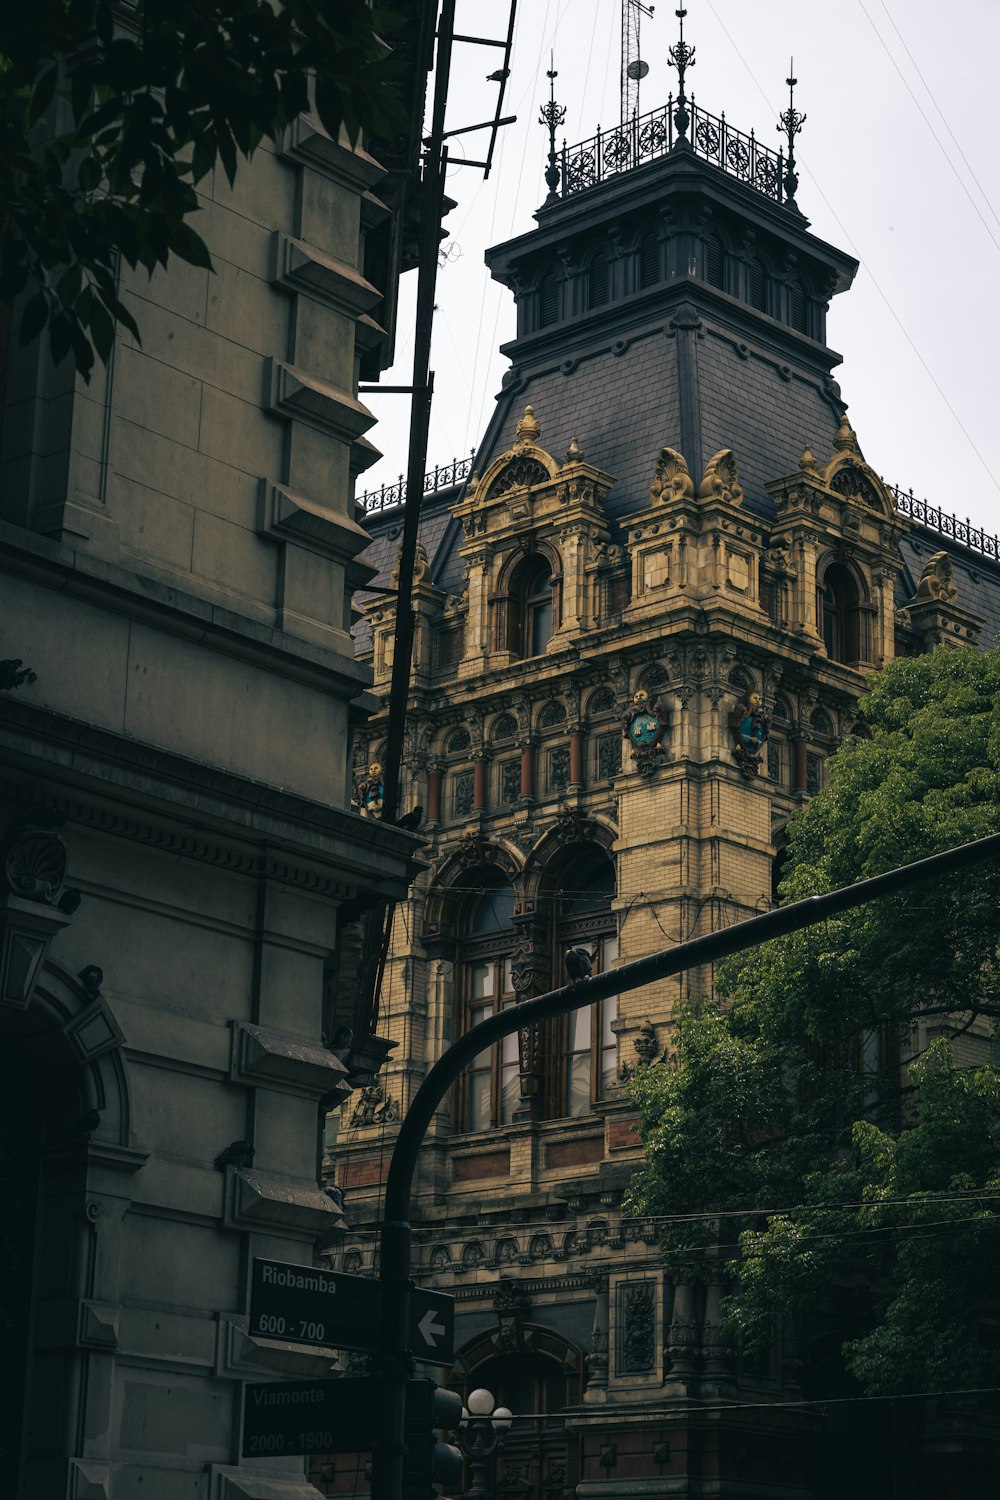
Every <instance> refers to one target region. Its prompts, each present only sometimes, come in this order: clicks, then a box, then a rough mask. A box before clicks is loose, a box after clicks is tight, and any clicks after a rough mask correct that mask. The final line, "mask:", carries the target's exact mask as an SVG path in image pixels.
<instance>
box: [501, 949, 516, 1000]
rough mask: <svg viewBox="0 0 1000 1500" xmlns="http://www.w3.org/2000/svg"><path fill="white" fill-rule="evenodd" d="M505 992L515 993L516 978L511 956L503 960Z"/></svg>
mask: <svg viewBox="0 0 1000 1500" xmlns="http://www.w3.org/2000/svg"><path fill="white" fill-rule="evenodd" d="M503 992H504V994H505V995H512V994H513V993H514V978H513V974H512V972H511V961H510V959H509V958H505V959H504V961H503Z"/></svg>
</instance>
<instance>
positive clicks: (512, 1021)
mask: <svg viewBox="0 0 1000 1500" xmlns="http://www.w3.org/2000/svg"><path fill="white" fill-rule="evenodd" d="M998 857H1000V834H996V833H995V834H991V835H990V836H989V837H988V838H984V839H977V840H976V841H975V842H974V843H971V844H963V845H961V846H960V847H958V848H956V849H947V850H945V852H944V853H943V854H932V855H931V856H930V857H929V858H927V859H921V860H917V861H916V862H915V863H914V864H911V865H903V866H902V868H900V869H898V870H889V871H887V872H886V873H885V874H884V875H876V876H874V877H873V878H872V879H870V880H861V881H859V882H858V884H857V885H853V886H845V887H844V888H843V889H842V890H839V891H830V892H829V893H828V894H827V895H825V896H807V897H806V899H805V900H804V901H796V902H794V903H793V904H792V905H791V906H781V907H779V908H778V909H777V911H769V912H765V913H764V914H763V915H761V916H759V917H750V918H748V919H747V920H746V921H745V922H738V923H736V924H735V925H734V926H732V927H723V928H721V929H720V930H719V931H717V932H710V933H706V934H705V935H704V936H703V937H699V938H690V939H688V941H687V942H684V943H678V944H677V945H676V947H674V948H666V949H664V950H663V951H662V952H660V953H651V954H649V955H648V957H646V958H638V959H635V960H633V962H632V963H628V964H623V965H622V967H621V968H620V969H611V970H609V971H608V972H607V973H606V974H597V975H594V977H593V978H590V979H583V980H576V981H575V982H574V983H572V984H568V985H563V986H562V988H560V989H557V990H551V991H550V992H549V993H548V994H547V995H538V996H536V997H535V998H534V999H532V1000H522V1001H520V1002H519V1003H518V1004H517V1005H508V1006H505V1007H504V1009H503V1010H498V1011H495V1012H494V1014H493V1015H492V1016H490V1017H489V1019H488V1020H485V1021H479V1022H477V1023H476V1025H475V1026H473V1027H472V1028H471V1029H470V1030H469V1031H467V1032H465V1033H464V1034H463V1035H462V1036H460V1037H459V1038H458V1039H457V1040H456V1041H454V1042H452V1044H451V1046H450V1047H447V1048H446V1049H445V1051H444V1052H443V1053H442V1055H441V1056H440V1057H439V1058H438V1060H437V1062H436V1063H435V1064H434V1066H433V1067H432V1068H431V1069H430V1071H429V1073H428V1074H427V1076H426V1077H425V1078H424V1079H423V1081H422V1083H421V1084H420V1087H419V1088H418V1089H417V1092H416V1094H415V1095H414V1097H413V1099H412V1101H411V1103H410V1107H409V1109H408V1110H407V1111H406V1114H405V1115H404V1117H403V1122H402V1124H401V1126H400V1128H399V1135H398V1136H397V1137H396V1144H395V1146H394V1147H393V1152H392V1156H391V1158H390V1161H389V1175H388V1177H387V1179H386V1187H385V1221H384V1223H383V1225H382V1240H381V1258H380V1263H379V1279H380V1283H381V1293H382V1296H381V1343H382V1350H381V1352H382V1369H383V1371H384V1374H385V1377H386V1378H385V1386H384V1388H385V1398H384V1402H383V1422H382V1437H381V1441H380V1443H379V1445H378V1447H377V1448H376V1449H375V1455H374V1456H375V1464H374V1471H373V1475H372V1500H402V1494H403V1471H404V1465H403V1457H404V1454H405V1452H406V1442H405V1438H406V1381H407V1378H408V1376H409V1375H410V1373H411V1370H412V1359H411V1356H410V1352H409V1344H410V1331H409V1330H410V1292H411V1289H412V1286H413V1283H412V1281H411V1279H410V1276H411V1258H410V1257H411V1237H412V1232H411V1226H410V1193H411V1190H412V1187H413V1177H414V1173H415V1172H416V1167H417V1158H418V1157H419V1155H420V1149H421V1147H422V1145H423V1141H424V1136H425V1134H426V1131H427V1127H428V1126H429V1124H430V1122H431V1120H432V1119H433V1117H434V1112H435V1110H436V1109H438V1107H439V1106H440V1104H441V1102H442V1100H443V1099H444V1097H445V1095H446V1093H447V1092H448V1089H449V1088H450V1087H451V1085H452V1084H453V1083H454V1082H455V1080H456V1079H457V1078H458V1077H460V1075H461V1074H462V1072H463V1071H464V1069H465V1068H466V1067H467V1066H468V1064H469V1063H470V1062H471V1061H472V1060H473V1058H476V1057H478V1056H479V1055H480V1053H481V1052H485V1051H486V1050H487V1049H488V1048H489V1047H491V1046H492V1045H493V1044H494V1042H498V1041H501V1040H502V1039H503V1038H504V1037H505V1036H510V1035H512V1034H513V1033H514V1032H515V1031H521V1030H525V1029H527V1028H528V1027H531V1026H536V1025H539V1024H541V1023H542V1022H543V1021H549V1020H551V1019H552V1018H553V1017H555V1016H564V1015H569V1014H570V1013H571V1012H572V1011H574V1010H580V1009H582V1008H583V1006H585V1005H593V1004H594V1003H595V1002H596V1001H598V1000H606V999H608V997H609V996H611V995H615V994H624V993H625V992H626V991H628V990H634V989H638V988H639V986H640V985H643V984H650V983H652V982H653V981H654V980H659V979H666V978H668V977H669V976H670V975H672V974H681V973H684V972H686V971H687V970H688V969H693V968H698V967H699V966H700V965H702V964H709V963H716V962H718V960H719V959H720V958H727V957H728V956H729V955H730V954H732V953H740V952H742V951H743V950H744V949H747V948H755V947H757V946H758V945H759V944H760V943H765V942H769V941H770V940H771V939H772V938H776V937H784V936H785V935H786V934H788V933H791V932H801V931H802V929H803V928H805V927H811V926H813V925H814V923H816V922H825V921H827V920H828V918H830V917H832V916H835V915H839V914H840V913H841V912H845V911H852V910H853V909H854V908H855V907H858V906H863V905H864V904H865V902H867V901H873V900H875V899H876V898H879V897H882V896H890V895H895V894H897V893H898V892H899V891H903V890H907V889H909V888H910V887H911V886H914V885H919V884H921V882H923V881H925V880H935V879H939V878H940V877H942V876H944V875H950V874H953V873H955V872H956V871H958V870H964V869H968V868H969V867H971V866H973V865H977V864H981V863H983V862H984V861H986V860H995V859H997V858H998ZM490 1399H491V1401H492V1397H491V1398H490ZM479 1495H480V1500H481V1497H482V1495H483V1492H482V1491H480V1492H479Z"/></svg>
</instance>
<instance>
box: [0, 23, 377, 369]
mask: <svg viewBox="0 0 1000 1500" xmlns="http://www.w3.org/2000/svg"><path fill="white" fill-rule="evenodd" d="M376 19H377V21H378V24H379V25H380V26H381V27H382V28H383V29H384V27H385V25H386V23H387V21H389V20H391V18H390V17H387V15H386V13H385V12H384V11H379V12H378V15H377V18H376V12H374V11H373V10H372V9H371V8H370V7H369V6H368V5H367V3H366V0H335V3H334V4H329V3H327V0H281V3H280V4H277V5H275V4H271V3H270V0H134V3H128V0H32V3H31V4H23V3H12V4H10V5H5V6H0V213H2V219H0V300H2V301H9V300H10V299H12V298H13V297H15V296H17V295H18V294H20V293H22V292H24V291H25V290H26V289H27V288H29V287H30V286H31V285H34V287H35V291H34V295H32V296H31V297H30V298H29V300H28V301H27V304H26V306H25V308H24V312H23V316H22V320H21V328H20V335H21V339H22V342H28V341H29V340H30V339H32V338H34V337H35V336H37V335H38V334H39V333H41V332H42V330H43V329H44V328H45V327H46V326H47V327H48V331H49V338H50V342H51V348H52V353H53V356H54V357H55V358H56V359H57V360H58V359H61V358H62V357H64V356H65V355H66V354H68V353H72V355H73V357H74V359H75V361H76V364H77V367H78V368H79V369H80V370H81V371H82V372H83V373H84V374H85V375H89V371H90V369H91V367H92V364H93V357H94V356H93V351H94V349H96V351H97V353H98V355H99V356H100V357H101V358H102V359H105V360H106V359H107V357H108V354H109V352H110V349H111V345H112V341H113V337H114V325H115V321H116V320H118V321H120V322H122V323H124V324H125V325H126V326H127V327H128V328H129V329H130V330H131V331H132V332H133V333H137V329H136V327H135V324H134V322H133V320H132V318H131V316H130V314H129V312H128V310H127V309H126V308H125V307H124V306H123V304H122V302H121V300H120V298H119V296H118V290H117V283H116V262H117V258H118V257H119V256H120V257H121V259H122V260H124V261H125V262H126V263H127V264H128V265H129V266H131V267H133V268H134V267H136V266H142V267H144V268H145V269H146V270H147V271H149V272H150V273H152V271H153V270H154V269H155V268H156V266H158V265H159V266H165V265H166V264H167V262H168V260H169V257H170V256H171V255H176V256H179V257H180V258H181V259H182V260H186V261H189V262H190V263H192V264H194V265H201V266H207V265H209V264H210V261H209V256H208V251H207V250H206V248H205V244H204V241H203V240H202V239H201V237H200V236H199V234H198V233H197V231H196V230H195V229H194V228H193V226H192V225H191V223H190V218H191V216H192V215H193V213H194V212H195V210H196V209H197V207H198V199H197V194H196V192H195V188H196V186H197V184H198V183H199V182H201V181H202V180H203V179H204V178H206V177H207V176H208V175H209V174H210V173H211V172H212V171H213V170H214V169H215V167H216V165H217V164H219V165H221V168H222V170H223V171H224V172H225V174H226V176H227V178H228V179H229V182H230V183H232V182H233V180H234V177H235V175H236V170H237V165H238V162H239V160H240V158H241V157H243V158H249V157H250V156H251V155H252V153H253V152H254V150H255V149H256V148H257V146H258V145H259V144H260V142H261V141H262V140H263V139H264V138H265V137H273V136H274V135H275V134H276V133H277V132H278V131H280V130H281V129H282V128H283V127H285V126H287V125H288V124H289V123H290V122H291V121H293V120H294V119H296V118H297V117H298V116H299V115H301V114H303V113H304V112H306V111H308V110H310V109H314V110H315V113H316V114H317V115H318V117H319V119H320V121H321V122H322V125H323V127H324V128H325V129H326V130H327V131H328V132H329V133H330V134H331V135H333V136H334V137H336V136H337V134H338V132H339V131H340V129H341V128H342V127H343V128H345V129H346V130H347V132H348V134H349V135H350V137H351V138H352V139H355V138H356V137H357V136H358V133H359V132H360V131H361V130H362V129H365V130H368V131H388V130H391V129H393V128H398V127H400V126H401V125H402V124H403V123H404V122H405V114H404V111H403V109H402V107H401V105H400V103H399V101H398V99H397V95H396V88H395V84H396V81H397V78H398V75H399V65H398V64H397V62H396V61H395V60H394V59H393V58H392V56H391V55H388V53H387V49H386V46H385V44H384V42H383V41H382V39H381V37H380V35H379V32H378V31H377V30H376Z"/></svg>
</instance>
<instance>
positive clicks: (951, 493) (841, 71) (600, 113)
mask: <svg viewBox="0 0 1000 1500" xmlns="http://www.w3.org/2000/svg"><path fill="white" fill-rule="evenodd" d="M675 9H676V5H675V3H660V4H657V5H656V6H655V14H654V15H653V17H652V18H644V19H643V20H642V22H641V34H640V40H641V47H640V51H641V54H642V58H643V60H644V61H645V62H647V63H648V65H649V74H648V76H647V77H646V78H645V79H644V81H643V83H642V92H641V97H640V101H639V110H640V113H645V112H646V111H649V110H652V109H655V108H657V107H658V106H659V105H661V104H663V103H664V102H665V100H666V96H667V94H668V93H669V92H670V91H671V89H672V88H673V87H675V86H676V73H675V72H674V70H673V69H672V68H671V67H670V66H669V63H668V58H667V53H668V49H669V47H670V46H671V44H672V43H673V42H674V41H675V40H676V37H677V24H678V23H677V20H676V16H675ZM507 16H508V4H507V0H458V13H457V22H456V29H457V31H458V32H467V33H474V34H477V35H486V36H494V37H498V38H501V37H503V36H504V35H505V33H506V26H507ZM684 25H685V39H686V40H687V41H688V42H689V43H691V44H693V45H694V46H695V49H696V52H695V64H694V67H693V68H692V69H691V70H690V71H689V74H688V90H689V93H692V94H693V95H694V97H695V98H696V100H697V101H698V103H699V104H700V105H701V106H702V107H703V108H705V109H708V110H709V111H710V112H711V113H713V114H720V113H722V112H724V113H725V115H726V118H727V119H728V120H729V122H730V123H731V124H732V125H734V126H736V127H738V128H739V129H741V130H744V131H749V130H750V129H751V128H753V129H754V130H755V131H756V133H757V134H758V136H760V138H761V139H762V141H764V142H765V143H766V144H768V145H770V146H772V147H773V148H774V149H776V150H777V149H779V148H780V147H781V145H782V141H781V140H780V139H779V136H778V134H777V130H776V123H777V117H778V114H779V113H780V111H781V110H782V109H784V108H786V106H787V101H788V90H787V87H786V85H785V79H786V78H787V76H788V70H789V60H790V58H791V57H794V60H795V62H794V66H795V76H796V77H797V78H798V87H797V89H796V99H795V102H796V107H797V108H798V109H799V110H800V111H802V112H803V113H804V114H805V115H806V116H807V118H806V121H805V124H804V126H803V129H802V132H801V134H800V135H799V137H798V141H797V153H796V154H797V157H798V168H799V175H800V185H799V191H798V194H797V201H798V204H799V207H800V208H801V209H802V211H803V213H804V214H805V215H806V217H807V218H808V219H809V220H810V222H811V228H812V232H813V233H815V234H817V235H818V236H819V237H820V238H821V239H824V240H828V241H830V242H831V243H833V244H835V245H837V246H839V247H840V248H841V249H844V250H847V251H848V252H849V253H851V254H853V255H854V256H855V257H856V258H857V259H858V260H859V261H860V262H861V268H860V270H859V272H858V275H857V277H856V279H855V282H854V286H853V287H852V289H851V290H850V291H849V292H847V293H846V294H844V295H841V296H838V297H836V298H835V299H834V302H833V305H832V308H831V312H830V318H829V322H828V331H827V337H828V341H829V343H830V344H831V346H832V347H833V348H834V349H837V350H838V351H839V352H840V353H841V354H842V355H843V357H844V359H843V364H842V365H841V366H840V367H839V369H838V370H836V371H835V375H836V378H837V379H838V381H839V382H840V385H841V388H842V392H843V396H844V399H845V400H846V401H847V402H848V405H849V413H848V414H849V416H850V419H851V422H852V424H853V426H854V428H855V430H856V432H857V434H858V437H859V440H860V443H861V446H862V449H863V451H864V454H865V457H866V458H867V459H868V462H869V463H870V464H872V466H873V467H874V468H875V469H876V470H877V471H878V472H879V473H880V474H882V476H883V477H884V478H885V479H887V480H888V481H890V482H891V483H898V484H901V485H903V487H904V488H906V489H911V488H912V489H913V491H914V493H915V494H916V495H917V496H918V497H920V498H924V499H927V500H929V501H930V502H931V503H932V504H935V505H939V506H940V507H941V508H942V509H943V510H945V511H947V512H949V513H951V514H954V515H958V516H960V517H969V518H971V520H972V521H973V523H974V524H975V525H977V526H981V527H983V528H984V529H985V530H986V531H988V532H990V533H997V532H1000V418H998V382H997V381H996V379H995V378H994V368H993V367H994V364H995V362H996V358H997V352H998V349H1000V337H998V336H1000V217H998V213H1000V152H998V151H997V150H996V139H997V134H998V132H997V119H996V105H995V103H994V97H995V57H996V54H997V50H998V44H1000V0H952V3H951V4H950V5H949V6H947V7H942V6H941V5H940V3H933V0H836V3H831V0H824V3H821V0H689V3H688V5H687V17H686V20H685V23H684ZM550 54H554V62H555V67H556V69H557V71H558V75H559V76H558V78H557V79H556V98H557V100H558V101H559V102H560V103H562V104H564V105H565V106H566V110H567V114H566V122H565V126H564V133H565V135H566V138H567V140H568V141H569V143H570V144H571V145H572V144H573V143H574V142H575V141H579V140H583V139H585V138H586V137H588V136H590V135H592V134H593V133H594V131H595V129H596V128H597V126H598V125H600V126H602V127H604V126H609V125H614V124H617V122H618V119H619V115H620V81H619V80H620V72H621V0H519V3H518V6H517V22H516V29H515V35H514V48H513V54H512V59H511V77H510V80H509V82H508V87H507V94H506V97H505V100H504V114H516V115H517V123H516V124H514V125H510V126H507V127H506V128H505V129H504V130H502V131H501V133H500V141H499V142H498V147H497V154H496V158H495V162H494V167H493V171H492V172H491V174H490V177H489V179H488V180H486V181H484V180H483V176H482V173H481V171H479V169H477V168H474V167H465V168H463V167H459V166H455V167H454V168H452V169H450V170H449V177H448V184H447V192H448V194H449V195H450V196H451V197H452V198H455V199H457V201H458V206H457V207H456V208H455V209H453V210H452V212H451V213H450V214H449V216H448V218H447V220H446V227H447V230H448V236H449V237H448V239H447V240H446V241H445V243H444V248H445V250H446V251H447V258H446V259H445V261H444V263H443V265H442V267H441V270H440V272H439V275H438V286H437V313H436V316H435V327H434V341H433V348H432V357H431V366H432V368H433V370H434V372H435V394H434V401H433V407H432V413H431V429H430V443H429V446H428V455H427V456H428V467H429V468H433V467H434V465H435V464H446V463H449V462H450V461H451V460H452V459H453V458H456V457H463V456H465V455H467V454H468V452H469V450H470V449H471V448H473V447H474V446H476V445H477V443H478V442H479V440H480V438H481V436H482V434H483V432H484V430H485V428H486V424H487V422H488V421H489V418H490V415H491V413H492V410H493V404H494V400H495V397H496V394H497V392H498V391H499V389H500V381H501V378H502V376H503V373H504V370H505V369H506V368H507V366H508V363H509V362H508V361H507V360H506V359H505V358H504V357H503V356H502V355H501V354H500V353H499V346H500V345H501V344H502V343H503V342H504V340H505V339H508V338H510V337H511V336H512V335H513V332H514V306H513V300H512V298H511V296H510V294H509V292H507V291H506V290H505V289H504V288H502V287H500V286H498V285H497V284H496V283H494V282H492V281H491V280H490V277H489V273H488V271H487V270H486V268H485V265H484V263H483V253H484V251H485V249H486V247H487V246H488V245H491V244H496V243H500V242H502V241H504V240H506V239H509V238H511V237H512V236H514V235H518V234H523V233H526V232H527V231H529V230H530V229H531V228H532V226H533V222H534V221H533V219H532V214H533V212H534V210H535V209H536V208H537V207H538V205H539V204H540V203H541V202H542V200H543V198H544V196H545V192H546V188H545V184H544V181H543V172H544V169H545V165H546V151H547V137H546V132H545V130H544V129H543V127H542V126H541V125H540V124H539V123H538V111H539V107H540V105H541V103H542V102H543V100H544V99H545V98H547V96H548V79H547V78H546V76H545V73H546V70H547V69H548V67H549V66H550ZM501 58H502V54H500V53H499V52H498V51H497V50H495V49H493V48H486V47H478V46H472V45H469V44H461V43H459V44H456V46H455V49H454V54H453V60H452V77H451V87H450V89H449V97H448V113H447V128H448V129H457V128H459V127H461V126H464V125H470V124H475V123H478V122H479V121H481V120H484V119H490V118H492V114H493V106H494V102H495V95H496V85H495V84H493V83H488V82H487V81H486V75H487V74H488V73H490V72H491V71H492V70H493V69H494V68H495V67H497V66H498V64H499V62H500V61H501ZM428 97H430V96H428ZM428 107H429V106H428ZM485 139H486V136H485V133H483V134H482V135H469V136H464V137H460V138H459V140H457V141H454V142H453V143H452V150H453V151H454V152H455V153H456V154H457V153H459V152H461V151H464V152H465V153H466V154H468V155H469V156H470V157H476V156H480V155H481V154H482V142H483V141H484V140H485ZM415 294H416V274H415V273H410V274H408V275H407V276H405V277H404V278H403V282H402V287H401V296H400V313H399V332H398V335H397V345H396V363H395V365H394V367H393V368H392V369H391V370H389V371H388V372H387V373H386V374H385V375H384V377H383V380H384V381H385V383H399V384H404V383H408V382H409V380H410V378H411V375H412V368H411V361H412V348H413V341H412V327H413V309H414V300H415ZM364 400H365V401H366V402H367V403H368V405H369V406H370V408H371V410H372V411H373V412H374V413H375V414H376V416H377V417H378V419H379V422H378V426H377V427H375V428H374V429H373V431H372V432H371V433H370V437H371V438H372V440H373V441H374V442H375V444H376V446H377V447H378V448H380V449H381V450H382V452H383V453H384V455H385V457H384V458H383V459H382V460H381V461H380V462H379V463H378V464H377V465H376V466H373V468H372V469H370V470H369V471H368V472H367V473H366V474H364V475H362V476H361V479H360V481H359V485H358V489H359V493H360V491H361V490H362V489H366V490H368V489H377V488H378V487H379V485H381V484H385V483H394V482H395V481H396V479H397V478H398V476H399V473H400V471H401V470H404V469H405V467H406V447H407V440H408V426H409V401H408V398H406V397H403V396H391V395H377V394H370V395H366V396H365V397H364ZM539 415H540V416H541V417H542V419H543V421H544V413H539ZM580 436H581V441H582V442H584V446H586V444H585V441H584V440H585V434H581V435H580ZM542 440H543V442H544V433H543V439H542ZM670 440H671V438H670V434H668V433H665V434H664V442H669V441H670ZM817 456H818V457H822V456H825V455H817ZM737 457H738V455H737Z"/></svg>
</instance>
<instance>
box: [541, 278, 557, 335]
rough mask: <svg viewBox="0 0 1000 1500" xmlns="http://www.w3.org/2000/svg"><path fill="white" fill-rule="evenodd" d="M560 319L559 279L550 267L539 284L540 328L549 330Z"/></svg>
mask: <svg viewBox="0 0 1000 1500" xmlns="http://www.w3.org/2000/svg"><path fill="white" fill-rule="evenodd" d="M558 318H559V278H558V277H557V275H556V273H555V271H553V270H552V268H551V267H550V268H549V269H548V270H547V271H543V273H542V279H541V281H540V282H539V283H538V326H539V328H548V326H549V324H550V323H555V322H557V321H558Z"/></svg>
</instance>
